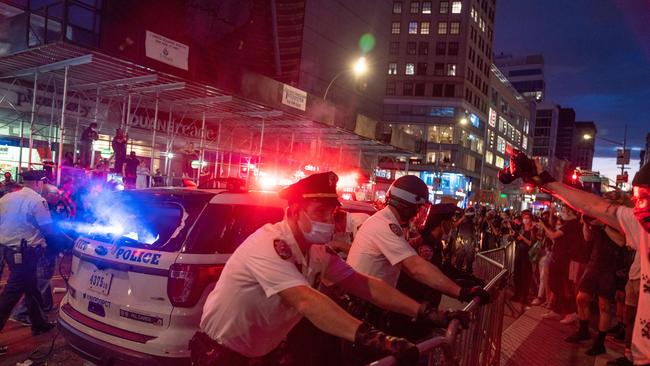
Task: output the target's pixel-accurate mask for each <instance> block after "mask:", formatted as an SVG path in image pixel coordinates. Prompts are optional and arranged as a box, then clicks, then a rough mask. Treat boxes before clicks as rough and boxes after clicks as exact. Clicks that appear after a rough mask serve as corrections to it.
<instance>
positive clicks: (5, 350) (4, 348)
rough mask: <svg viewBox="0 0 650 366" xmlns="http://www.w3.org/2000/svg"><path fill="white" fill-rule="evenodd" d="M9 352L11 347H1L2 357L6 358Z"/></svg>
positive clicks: (0, 353)
mask: <svg viewBox="0 0 650 366" xmlns="http://www.w3.org/2000/svg"><path fill="white" fill-rule="evenodd" d="M7 352H9V347H7V346H0V356H4V355H6V354H7Z"/></svg>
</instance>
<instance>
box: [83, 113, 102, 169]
mask: <svg viewBox="0 0 650 366" xmlns="http://www.w3.org/2000/svg"><path fill="white" fill-rule="evenodd" d="M97 140H99V134H98V133H97V123H95V122H92V123H91V124H90V126H88V127H87V128H86V129H85V130H84V131H83V133H82V134H81V139H80V140H79V165H81V167H82V168H84V169H88V168H89V167H90V165H91V160H92V154H93V144H94V143H95V141H97Z"/></svg>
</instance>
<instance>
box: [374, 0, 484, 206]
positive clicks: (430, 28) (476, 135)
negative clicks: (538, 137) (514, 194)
mask: <svg viewBox="0 0 650 366" xmlns="http://www.w3.org/2000/svg"><path fill="white" fill-rule="evenodd" d="M495 5H496V4H495V0H489V1H488V0H484V1H481V2H475V1H470V0H462V1H394V2H393V8H392V20H391V22H390V23H389V24H386V26H387V27H388V28H389V29H390V31H391V35H390V44H389V52H388V60H387V62H386V63H385V72H386V74H387V76H388V79H387V81H386V97H385V99H384V113H383V123H384V133H385V134H386V136H390V138H391V140H393V139H400V140H402V141H404V142H405V143H409V144H415V145H416V146H420V149H419V155H418V156H414V157H408V156H405V157H403V159H402V162H398V164H397V165H395V166H397V167H400V168H402V169H403V168H405V164H408V166H409V170H416V171H417V172H419V174H421V176H422V177H423V178H424V179H425V181H426V182H427V183H428V184H430V185H432V186H433V187H434V189H435V190H436V191H444V194H445V195H447V194H451V195H454V194H456V193H458V195H459V197H464V196H465V195H467V192H468V191H470V192H474V191H477V189H478V188H479V186H480V185H481V183H480V177H481V173H482V168H483V152H484V151H483V150H484V145H485V130H486V125H487V120H488V108H489V97H488V93H489V89H490V67H491V64H492V61H491V59H492V42H493V38H494V15H495V10H496V6H495ZM410 158H413V159H410ZM400 164H401V165H400ZM380 166H381V165H380ZM442 170H444V172H445V174H446V175H443V177H442V182H440V181H436V180H434V179H433V176H435V175H436V174H440V173H441V172H442ZM390 177H391V178H395V174H392V175H391V176H390ZM435 182H439V184H434V183H435Z"/></svg>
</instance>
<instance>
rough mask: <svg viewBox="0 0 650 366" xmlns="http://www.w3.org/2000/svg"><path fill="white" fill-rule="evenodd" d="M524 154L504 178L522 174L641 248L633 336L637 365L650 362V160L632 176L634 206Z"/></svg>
mask: <svg viewBox="0 0 650 366" xmlns="http://www.w3.org/2000/svg"><path fill="white" fill-rule="evenodd" d="M521 155H522V154H519V155H517V154H516V153H514V154H513V156H512V157H511V164H510V167H509V168H508V174H505V175H504V176H503V180H502V181H505V182H507V181H509V180H510V178H512V177H522V178H523V179H524V180H525V181H527V182H529V183H531V184H534V185H536V186H538V187H541V188H542V189H544V190H546V191H548V192H550V193H551V194H552V195H553V196H554V197H556V198H559V199H560V200H562V201H564V202H565V203H566V204H567V205H570V206H571V207H573V208H574V209H576V210H578V211H580V212H582V213H583V214H585V215H588V216H591V217H595V218H596V219H598V220H600V221H602V222H603V223H604V224H606V225H608V226H610V227H612V228H613V229H615V230H619V231H621V232H622V233H623V234H624V235H625V238H626V244H627V245H628V246H630V247H632V248H633V249H635V250H637V252H638V254H639V258H640V260H639V262H640V267H641V271H640V275H641V276H640V278H641V281H642V283H640V284H639V288H637V290H638V293H639V299H638V306H637V314H636V319H635V323H634V329H633V336H632V356H633V363H634V364H635V365H645V364H650V322H649V321H648V319H650V291H648V290H647V289H648V287H649V286H650V261H648V260H647V258H648V254H649V251H650V164H645V165H644V166H642V167H641V169H639V171H638V172H637V173H636V174H635V176H634V178H633V180H632V192H633V198H632V201H633V202H634V208H630V207H625V206H621V205H616V204H612V203H610V202H607V201H606V200H604V199H602V198H600V197H598V196H596V195H595V194H592V193H588V192H584V191H581V190H579V189H576V188H573V187H571V186H569V185H566V184H563V183H560V182H557V181H556V180H555V179H554V178H553V176H552V175H551V174H550V173H548V172H547V171H545V170H544V168H543V167H542V164H541V162H540V161H539V159H536V160H534V161H532V160H531V159H529V158H528V157H526V156H523V157H522V156H521ZM554 256H555V253H554Z"/></svg>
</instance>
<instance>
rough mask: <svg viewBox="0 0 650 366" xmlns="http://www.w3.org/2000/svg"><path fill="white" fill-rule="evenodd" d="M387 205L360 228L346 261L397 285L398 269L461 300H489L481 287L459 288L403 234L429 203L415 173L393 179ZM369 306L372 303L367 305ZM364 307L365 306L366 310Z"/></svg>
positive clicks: (425, 188) (371, 274) (424, 186)
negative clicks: (419, 252)
mask: <svg viewBox="0 0 650 366" xmlns="http://www.w3.org/2000/svg"><path fill="white" fill-rule="evenodd" d="M386 203H387V206H386V207H385V208H384V209H382V210H381V211H379V212H377V213H376V214H374V215H372V216H371V217H370V218H369V219H368V220H366V222H364V224H363V225H362V226H361V228H360V229H359V232H357V236H356V237H355V239H354V242H353V243H352V248H351V249H350V253H349V254H348V259H347V262H348V264H349V265H350V266H351V267H352V268H354V269H355V270H357V271H358V272H361V273H365V274H367V275H369V276H374V277H379V278H381V279H383V280H384V281H386V282H387V283H388V284H390V285H391V286H393V287H395V286H396V285H397V279H398V277H399V275H400V272H401V271H405V272H406V273H407V274H408V275H409V276H410V277H411V278H413V279H414V280H416V281H419V282H421V283H423V284H425V285H427V286H429V287H431V288H432V289H434V290H437V291H439V292H442V293H444V294H446V295H448V296H451V297H454V298H458V299H459V300H461V301H471V300H473V299H474V298H475V297H479V298H480V300H481V303H488V302H489V301H490V294H489V293H487V292H486V291H485V290H483V289H482V288H481V287H478V286H476V287H466V288H461V287H459V286H458V285H457V284H456V283H454V282H453V281H452V280H450V279H449V278H447V276H445V275H444V274H443V273H442V272H441V271H440V269H438V268H437V267H436V266H435V265H433V264H432V263H430V262H428V261H427V260H425V259H424V258H422V257H420V256H419V255H418V253H417V252H416V251H415V249H414V248H413V247H412V246H411V245H410V244H409V242H408V241H407V240H406V238H405V237H404V229H405V228H406V227H408V225H409V223H410V222H411V220H412V219H413V218H415V217H416V215H418V214H423V212H422V211H424V210H425V209H427V206H428V205H429V189H428V187H427V185H426V184H425V183H424V182H423V181H422V180H421V179H420V178H418V177H416V176H413V175H405V176H403V177H400V178H398V179H396V180H395V182H393V184H392V185H391V186H390V188H389V189H388V192H387V194H386ZM370 308H371V309H372V306H371V307H370ZM366 311H367V310H366Z"/></svg>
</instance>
